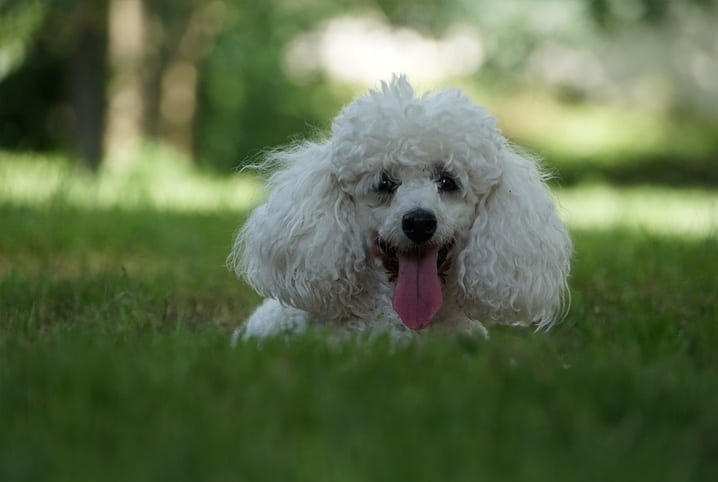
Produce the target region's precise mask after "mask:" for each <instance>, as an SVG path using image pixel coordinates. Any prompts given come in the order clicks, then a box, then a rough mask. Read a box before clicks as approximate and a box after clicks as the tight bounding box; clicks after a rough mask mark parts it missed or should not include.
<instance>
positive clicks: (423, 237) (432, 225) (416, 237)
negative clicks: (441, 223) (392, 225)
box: [401, 209, 436, 243]
mask: <svg viewBox="0 0 718 482" xmlns="http://www.w3.org/2000/svg"><path fill="white" fill-rule="evenodd" d="M401 229H402V230H403V231H404V234H406V237H407V238H409V239H411V240H412V241H414V242H415V243H423V242H424V241H428V240H429V239H431V237H432V236H433V235H434V232H436V216H434V213H432V212H431V211H427V210H426V209H414V210H413V211H409V212H408V213H406V214H404V216H403V217H402V218H401Z"/></svg>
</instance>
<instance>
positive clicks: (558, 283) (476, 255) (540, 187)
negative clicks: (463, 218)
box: [458, 146, 572, 328]
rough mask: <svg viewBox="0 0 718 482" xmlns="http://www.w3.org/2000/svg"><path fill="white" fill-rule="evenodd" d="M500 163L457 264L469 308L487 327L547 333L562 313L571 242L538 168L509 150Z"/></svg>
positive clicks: (502, 154) (466, 307)
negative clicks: (526, 327) (526, 326)
mask: <svg viewBox="0 0 718 482" xmlns="http://www.w3.org/2000/svg"><path fill="white" fill-rule="evenodd" d="M499 161H500V165H501V169H502V174H501V176H500V178H499V180H498V183H497V184H496V185H495V186H494V188H493V190H492V191H491V192H490V193H489V194H488V195H487V196H485V198H484V199H482V200H481V202H480V203H479V205H478V207H477V216H476V219H475V221H474V223H473V226H472V228H471V231H470V234H469V240H468V242H467V246H466V248H465V249H464V250H463V251H462V252H461V253H460V255H459V258H458V269H459V284H460V285H461V287H462V289H463V291H464V293H463V295H464V297H465V298H464V300H463V303H464V304H465V306H464V308H465V310H466V311H467V313H468V314H469V316H473V317H477V318H479V319H484V320H486V321H490V322H491V321H493V322H526V323H536V324H537V325H538V328H543V327H548V326H550V325H551V323H552V322H553V321H555V319H556V318H557V317H558V315H559V314H560V312H561V310H562V308H564V307H565V304H564V301H565V293H566V289H567V277H568V274H569V263H570V257H571V252H572V244H571V239H570V238H569V235H568V232H567V230H566V227H565V226H564V224H563V222H561V220H560V219H559V217H558V214H557V212H556V207H555V205H554V202H553V199H552V197H551V194H550V193H549V190H548V188H547V186H546V185H545V184H544V181H543V177H542V175H541V173H540V172H539V170H538V168H537V166H536V164H535V162H533V161H532V160H530V159H528V158H527V157H524V156H521V155H519V154H518V153H516V152H515V151H513V150H512V149H511V148H510V147H509V146H504V148H503V149H502V150H501V152H500V154H499Z"/></svg>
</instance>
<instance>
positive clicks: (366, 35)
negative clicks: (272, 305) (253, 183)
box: [0, 0, 718, 232]
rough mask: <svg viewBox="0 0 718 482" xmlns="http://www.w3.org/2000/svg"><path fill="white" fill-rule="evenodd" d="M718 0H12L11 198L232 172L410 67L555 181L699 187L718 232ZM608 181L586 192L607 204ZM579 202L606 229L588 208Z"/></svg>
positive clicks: (8, 60)
mask: <svg viewBox="0 0 718 482" xmlns="http://www.w3.org/2000/svg"><path fill="white" fill-rule="evenodd" d="M717 3H718V2H716V1H714V0H673V1H668V0H545V1H540V2H536V1H528V0H422V1H416V0H411V1H409V0H374V1H361V2H359V1H353V0H265V1H261V2H259V1H250V0H206V1H205V0H202V1H200V0H171V1H170V0H0V163H2V162H4V163H6V164H7V163H11V164H12V165H13V166H14V167H13V169H10V170H9V169H5V170H4V171H3V172H4V175H3V176H4V183H3V185H4V187H3V190H5V191H6V192H5V194H6V195H7V192H8V191H9V190H13V189H14V190H15V191H16V192H15V194H12V195H10V196H9V197H10V198H11V199H16V200H17V198H18V196H20V197H22V194H18V192H19V191H18V190H19V188H18V186H19V185H20V184H22V179H25V180H26V184H28V186H27V190H33V189H35V190H38V189H40V190H41V185H40V184H41V183H40V181H38V179H39V178H40V177H42V175H43V173H47V172H51V171H52V169H51V168H52V166H54V165H55V164H57V165H63V166H72V169H73V172H75V173H76V172H77V170H78V169H79V170H80V171H82V172H86V173H90V174H88V175H90V176H92V175H93V174H92V173H93V172H98V173H102V174H103V175H105V174H107V173H114V175H115V176H116V175H117V173H121V172H136V171H137V170H138V169H147V166H149V165H157V164H159V163H164V164H163V165H164V166H165V167H164V168H163V170H161V171H157V173H156V174H155V178H157V177H162V176H164V177H167V176H168V174H167V173H168V170H167V166H169V172H172V171H179V170H184V171H185V172H187V170H190V171H191V172H195V173H196V172H202V173H205V174H206V175H210V176H214V177H215V178H220V177H222V176H223V175H224V174H231V173H233V172H234V171H236V169H237V168H239V167H241V166H242V165H244V164H247V163H250V162H252V161H254V160H256V158H257V156H258V155H259V154H261V152H262V151H263V150H266V149H269V148H272V147H273V146H276V145H280V144H285V143H288V142H291V141H292V140H295V139H298V138H303V137H306V136H310V137H311V136H317V135H318V132H321V131H326V129H327V128H328V126H329V123H330V121H331V119H332V117H333V116H334V115H335V114H336V113H337V111H338V109H339V108H340V107H341V105H343V104H344V103H346V102H347V101H349V100H351V98H352V97H354V96H355V95H357V93H360V92H364V91H366V89H367V88H371V87H377V86H378V85H379V81H381V80H386V79H389V78H390V77H391V75H392V73H406V74H408V76H409V78H410V80H411V81H412V82H413V83H414V84H415V85H416V86H418V88H419V89H420V90H423V89H431V88H438V87H443V86H447V85H453V86H459V87H461V88H463V89H464V90H465V91H466V92H467V93H468V95H470V96H471V97H472V98H474V100H476V101H477V102H478V103H481V104H484V105H486V106H487V107H488V108H489V110H490V111H491V112H493V113H494V114H495V115H496V116H497V117H498V119H499V123H500V126H501V127H502V128H503V130H504V131H505V133H506V134H507V135H508V137H510V138H511V139H512V140H513V141H515V142H517V143H519V144H522V145H524V146H525V147H527V148H528V149H529V150H530V151H532V152H535V153H537V154H539V155H541V156H542V157H544V158H545V159H546V163H547V165H548V168H549V169H550V170H552V171H553V172H555V173H556V174H557V176H556V179H555V180H554V181H553V182H554V183H555V184H556V185H557V187H563V188H572V187H575V186H585V185H591V186H604V187H605V186H612V187H614V188H617V187H627V188H632V187H635V186H654V187H655V186H658V187H660V188H662V189H663V188H670V189H675V188H681V189H683V191H681V192H680V193H678V191H675V190H674V191H670V192H671V193H673V194H675V195H676V196H683V197H686V196H688V197H690V196H689V194H688V193H690V192H694V190H698V191H699V192H700V193H701V196H702V197H701V199H702V201H701V203H700V209H699V210H700V211H701V213H702V214H701V216H702V217H703V218H706V217H707V221H706V219H703V221H701V222H703V223H704V225H705V226H708V224H706V223H709V224H711V225H712V224H713V223H714V222H715V219H716V218H718V215H717V214H716V206H715V199H716V198H715V196H713V194H712V192H713V190H714V188H715V187H716V186H717V185H718V162H717V160H718V16H717V15H716V14H717V13H718V7H717ZM38 159H42V161H43V163H44V164H42V166H43V167H42V168H39V174H40V176H39V177H38V176H34V177H33V176H30V177H27V176H25V177H24V178H23V174H22V173H21V171H19V170H18V169H20V168H19V167H18V166H22V165H23V163H25V164H27V163H32V162H37V160H38ZM0 167H1V166H0ZM11 171H12V172H11ZM53 172H54V171H53ZM13 173H14V174H13ZM13 176H14V177H13ZM48 189H49V188H48ZM247 189H249V188H247ZM608 192H609V191H606V190H605V189H604V190H603V191H600V190H599V191H595V190H594V191H592V193H593V194H592V197H590V199H592V200H593V201H592V202H593V204H594V205H596V206H598V205H602V206H603V209H604V210H605V209H606V206H607V205H610V203H611V202H610V200H609V199H608V198H607V196H608V194H606V193H608ZM611 192H613V193H614V194H615V193H619V194H620V196H624V197H622V198H621V197H620V196H619V197H615V196H614V198H613V205H614V208H613V215H614V216H616V215H617V213H618V214H620V213H621V211H622V206H621V205H622V203H623V202H624V201H625V199H626V198H625V196H629V197H630V196H633V197H644V198H645V196H646V195H647V192H645V191H640V190H639V191H635V190H633V191H625V190H624V191H615V190H614V191H611ZM601 193H603V195H602V194H601ZM626 193H628V194H626ZM650 193H653V195H654V197H655V198H660V199H664V200H665V194H666V193H668V191H666V190H665V189H663V190H659V191H655V190H654V191H650V192H649V193H648V194H650ZM583 194H584V193H583V192H580V191H575V192H574V191H566V193H565V197H566V199H570V200H571V205H572V206H573V205H577V204H576V203H578V204H580V203H581V202H583V203H584V204H585V203H586V202H587V199H589V197H587V196H584V195H583ZM572 195H573V198H572V197H571V196H572ZM178 196H179V195H178ZM706 196H707V197H706ZM5 197H7V196H5ZM650 205H651V202H643V207H644V208H646V209H647V207H650ZM666 209H667V208H662V211H663V212H657V213H654V216H656V217H660V216H664V217H665V216H666V214H665V213H666ZM644 211H645V209H644ZM695 211H696V209H694V208H693V207H690V206H688V207H686V209H685V210H684V212H695ZM573 213H574V214H573V216H574V219H573V221H574V222H575V223H578V224H579V225H580V224H581V222H583V221H585V220H588V219H593V220H594V221H595V219H594V218H591V215H590V206H587V205H581V206H579V208H578V209H576V210H573ZM569 215H570V213H569ZM596 215H597V216H598V215H599V214H596ZM682 216H683V215H682V214H681V215H675V216H674V217H678V218H681V217H682ZM705 226H704V229H703V231H704V232H705V231H706V229H705ZM711 229H712V228H711Z"/></svg>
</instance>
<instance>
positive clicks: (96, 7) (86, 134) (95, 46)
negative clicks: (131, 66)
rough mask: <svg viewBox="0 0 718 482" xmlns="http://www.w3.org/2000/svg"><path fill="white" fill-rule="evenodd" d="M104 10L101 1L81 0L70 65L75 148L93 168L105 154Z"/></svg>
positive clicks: (82, 159)
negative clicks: (103, 140)
mask: <svg viewBox="0 0 718 482" xmlns="http://www.w3.org/2000/svg"><path fill="white" fill-rule="evenodd" d="M105 9H106V7H105V4H104V2H101V1H93V0H81V1H78V3H77V5H76V10H75V26H76V30H75V32H76V36H75V42H74V46H73V49H72V53H71V55H70V62H69V64H68V68H69V72H68V84H69V85H68V87H69V90H70V102H71V105H72V112H73V115H74V125H73V135H72V137H73V144H74V150H75V154H76V155H77V157H78V158H79V159H80V160H81V161H82V162H83V163H84V164H85V165H87V166H88V167H89V168H91V169H93V170H96V169H97V168H98V167H99V166H100V163H101V162H102V155H103V143H102V136H103V131H104V114H105V60H106V45H107V28H106V15H105Z"/></svg>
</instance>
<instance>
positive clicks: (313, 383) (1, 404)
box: [0, 160, 718, 482]
mask: <svg viewBox="0 0 718 482" xmlns="http://www.w3.org/2000/svg"><path fill="white" fill-rule="evenodd" d="M37 162H40V163H42V162H43V161H36V162H30V163H29V164H28V165H27V166H25V165H24V164H22V163H28V161H27V160H22V161H18V162H15V163H14V162H12V161H8V162H6V163H4V164H3V163H0V480H2V481H20V480H59V481H84V480H87V481H96V480H102V481H112V480H117V481H129V480H132V481H142V480H152V481H155V480H174V481H183V480H187V481H195V480H247V481H255V480H277V481H287V480H306V481H332V482H334V481H364V480H371V481H405V480H412V481H424V480H425V481H436V480H452V481H454V480H456V481H464V480H465V481H476V480H490V481H508V480H537V481H539V480H540V481H543V480H551V481H577V480H581V481H592V480H597V481H598V480H601V481H606V480H610V481H617V480H625V481H632V482H633V481H643V480H646V481H648V480H650V481H655V480H671V481H682V480H686V481H687V480H692V481H694V480H712V479H713V478H714V477H715V474H716V471H718V410H717V409H716V407H718V376H717V374H718V350H716V347H717V346H718V307H717V305H716V300H718V283H717V282H716V275H717V274H718V256H716V253H717V252H718V239H717V238H716V235H715V234H716V223H715V218H714V216H715V213H716V211H715V209H716V206H718V204H717V201H718V195H716V193H715V192H711V191H690V192H688V191H673V190H670V189H668V188H647V187H646V188H640V189H637V190H632V189H627V188H624V189H613V188H610V187H607V186H603V187H593V188H577V189H567V190H564V191H562V192H560V199H561V201H562V204H563V208H564V209H565V211H566V212H567V213H568V219H569V221H570V223H571V228H572V234H573V237H574V240H575V244H576V257H575V263H574V271H573V275H572V279H571V286H572V297H573V302H572V307H571V311H570V312H569V315H568V317H567V318H566V319H565V320H564V321H563V322H562V323H561V324H559V325H557V326H556V327H555V328H554V329H553V330H551V331H549V332H548V333H538V334H537V333H533V332H531V331H528V330H524V329H518V328H493V329H492V331H491V340H490V341H485V340H482V339H474V338H466V337H437V338H430V339H426V340H425V341H424V342H423V343H420V344H416V345H412V346H409V347H407V348H405V349H399V350H396V349H393V348H392V347H391V345H390V343H388V341H387V340H384V339H379V340H373V341H370V340H366V339H356V340H350V341H347V342H346V343H343V344H339V345H337V344H329V343H327V342H326V340H325V339H324V337H323V334H322V333H313V334H307V335H303V336H300V337H298V338H297V339H295V340H294V341H293V342H291V343H285V342H283V341H279V340H275V341H271V342H269V343H267V344H266V345H264V346H263V347H261V348H260V347H257V346H255V345H252V344H249V345H242V346H240V347H238V348H236V349H232V348H231V347H230V346H229V341H228V337H229V333H230V332H231V329H232V328H233V327H234V326H235V325H236V324H237V323H239V322H240V321H241V320H242V319H244V318H245V317H246V316H247V314H248V313H249V312H250V310H251V309H252V308H253V306H254V305H255V304H256V303H257V302H258V301H259V300H258V298H257V297H256V295H255V294H253V293H252V292H251V291H250V290H249V289H248V288H247V287H246V286H244V285H243V284H241V283H240V282H238V281H237V280H235V279H234V278H233V276H232V275H231V274H230V273H228V272H227V270H226V269H225V268H224V266H223V264H224V259H225V256H226V253H227V252H228V250H229V247H230V243H231V238H232V234H233V232H234V231H235V229H236V228H237V226H238V225H239V223H240V222H241V220H242V219H243V217H244V216H245V215H246V209H247V208H248V206H249V204H248V202H249V201H246V196H249V194H251V193H254V192H255V191H253V190H254V189H255V188H256V186H255V184H253V183H251V182H249V181H247V180H243V179H238V180H235V181H229V180H222V179H213V178H210V177H206V176H199V175H196V174H191V173H187V172H185V174H182V176H181V179H182V183H180V184H179V185H181V186H183V188H182V192H185V193H186V192H201V193H205V194H203V195H202V196H196V197H194V198H193V200H192V201H188V200H187V199H186V198H185V197H183V196H182V194H181V193H179V194H178V193H176V192H174V191H172V190H171V189H169V190H168V191H167V192H168V193H170V194H168V195H166V196H164V197H158V193H157V191H156V190H155V189H153V186H155V184H154V181H153V179H152V177H151V176H146V177H144V178H142V179H140V180H138V179H137V177H135V178H132V179H131V180H128V179H127V178H122V177H116V176H115V177H112V176H107V177H101V178H100V179H99V180H95V179H91V178H88V177H84V176H82V175H79V174H77V173H73V172H72V171H71V170H69V169H68V168H58V167H56V166H57V165H56V164H52V165H51V164H41V165H42V166H44V167H42V168H37V166H38V164H37ZM53 169H59V171H57V173H58V175H57V176H56V177H53V176H52V175H48V173H52V172H56V171H53ZM165 169H167V168H165ZM33 173H34V174H33ZM167 174H168V173H167ZM18 176H20V177H22V176H25V178H26V179H29V181H28V182H29V186H31V188H30V189H26V190H21V189H19V188H17V186H18V184H16V183H14V180H16V179H18ZM178 176H179V175H178ZM46 178H47V179H51V180H52V179H56V180H58V179H59V182H57V183H55V184H51V185H48V183H49V182H55V181H47V180H43V179H46ZM102 183H105V184H104V185H105V186H106V187H105V188H104V189H106V190H105V191H103V190H102V189H100V188H99V187H98V185H103V184H102ZM252 186H255V187H252ZM93 189H94V190H93ZM235 189H238V190H244V191H249V193H248V192H244V194H242V195H237V196H235V195H234V194H233V193H232V191H233V190H235ZM113 190H114V191H113ZM127 190H132V192H139V193H141V194H138V195H132V196H127V197H126V196H123V193H126V192H127ZM102 192H114V193H115V194H102ZM212 192H215V194H214V195H212V194H211V193H212ZM38 193H39V194H38ZM88 193H89V194H88ZM255 194H256V193H255ZM252 195H254V194H252ZM103 196H105V197H103ZM607 200H608V201H610V202H608V201H607ZM605 204H610V205H611V206H612V207H610V208H609V210H607V211H606V212H603V213H599V214H596V212H595V211H596V210H600V206H603V205H605ZM616 205H619V206H624V207H626V209H624V210H620V209H618V210H617V209H616V207H615V206H616ZM616 211H619V212H618V213H617V212H616ZM656 212H659V213H660V212H666V216H665V218H663V219H662V218H661V217H660V216H658V215H656ZM692 212H698V213H699V216H698V217H697V218H696V219H699V220H700V221H696V222H695V223H689V224H688V225H689V226H691V227H690V228H689V227H685V229H681V228H670V226H671V225H672V224H673V223H672V221H671V218H673V217H682V216H688V215H689V214H690V213H692ZM584 214H585V216H584ZM587 219H588V220H587ZM688 225H687V226H688ZM667 226H668V227H667Z"/></svg>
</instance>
